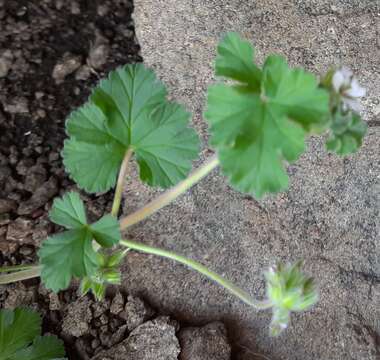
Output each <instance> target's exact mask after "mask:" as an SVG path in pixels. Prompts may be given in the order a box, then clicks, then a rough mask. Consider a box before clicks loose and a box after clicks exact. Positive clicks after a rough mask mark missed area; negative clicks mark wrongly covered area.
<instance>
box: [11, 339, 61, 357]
mask: <svg viewBox="0 0 380 360" xmlns="http://www.w3.org/2000/svg"><path fill="white" fill-rule="evenodd" d="M63 356H65V350H64V347H63V341H62V340H59V339H58V338H57V337H55V336H38V337H36V338H35V339H34V341H33V344H32V345H30V346H29V347H27V348H26V349H22V350H20V351H18V352H17V353H15V354H14V355H13V356H11V357H10V358H9V360H56V359H59V358H61V359H62V357H63Z"/></svg>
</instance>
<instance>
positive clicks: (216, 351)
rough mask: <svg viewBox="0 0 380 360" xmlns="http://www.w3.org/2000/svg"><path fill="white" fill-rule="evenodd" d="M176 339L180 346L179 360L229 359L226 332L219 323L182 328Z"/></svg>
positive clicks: (229, 348) (229, 353)
mask: <svg viewBox="0 0 380 360" xmlns="http://www.w3.org/2000/svg"><path fill="white" fill-rule="evenodd" d="M178 337H179V340H180V342H181V345H182V351H181V354H180V356H179V359H180V360H203V359H218V360H230V359H231V346H230V344H229V342H228V338H227V330H226V328H225V326H224V324H223V323H221V322H212V323H210V324H207V325H206V326H203V327H199V328H198V327H189V328H183V329H181V330H180V332H179V335H178Z"/></svg>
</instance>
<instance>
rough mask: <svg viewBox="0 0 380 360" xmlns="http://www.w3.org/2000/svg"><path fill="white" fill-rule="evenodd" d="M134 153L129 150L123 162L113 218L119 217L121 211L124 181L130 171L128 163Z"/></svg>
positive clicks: (114, 199)
mask: <svg viewBox="0 0 380 360" xmlns="http://www.w3.org/2000/svg"><path fill="white" fill-rule="evenodd" d="M132 153H133V151H132V149H131V148H129V149H128V150H127V152H126V153H125V156H124V159H123V162H122V163H121V167H120V171H119V176H118V178H117V184H116V190H115V196H114V198H113V204H112V211H111V214H112V215H113V216H117V214H118V212H119V209H120V203H121V198H122V196H123V187H124V181H125V177H126V174H127V170H128V162H129V160H130V158H131V156H132Z"/></svg>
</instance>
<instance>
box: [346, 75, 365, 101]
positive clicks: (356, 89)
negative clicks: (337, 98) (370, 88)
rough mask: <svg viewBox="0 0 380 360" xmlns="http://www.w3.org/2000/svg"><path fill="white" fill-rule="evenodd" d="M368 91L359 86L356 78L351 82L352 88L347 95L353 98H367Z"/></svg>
mask: <svg viewBox="0 0 380 360" xmlns="http://www.w3.org/2000/svg"><path fill="white" fill-rule="evenodd" d="M365 94H366V89H365V88H364V87H362V86H360V85H359V83H358V81H357V80H356V79H355V78H354V79H352V82H351V87H350V88H349V89H348V90H347V91H345V95H347V96H349V97H351V98H361V97H363V96H365Z"/></svg>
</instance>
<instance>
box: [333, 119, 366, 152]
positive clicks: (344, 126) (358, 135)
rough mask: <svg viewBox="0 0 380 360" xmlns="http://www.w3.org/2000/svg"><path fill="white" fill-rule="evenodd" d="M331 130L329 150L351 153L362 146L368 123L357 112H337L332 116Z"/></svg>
mask: <svg viewBox="0 0 380 360" xmlns="http://www.w3.org/2000/svg"><path fill="white" fill-rule="evenodd" d="M330 130H331V134H330V137H329V139H328V140H327V142H326V148H327V150H330V151H333V152H335V153H337V154H339V155H349V154H352V153H354V152H356V151H357V150H358V149H359V148H360V146H361V144H362V141H363V138H364V135H365V133H366V131H367V124H366V123H365V122H364V121H363V120H362V119H361V118H360V116H359V115H358V114H356V113H353V112H349V113H347V114H342V113H341V112H337V113H336V114H334V116H333V117H332V123H331V127H330Z"/></svg>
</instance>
